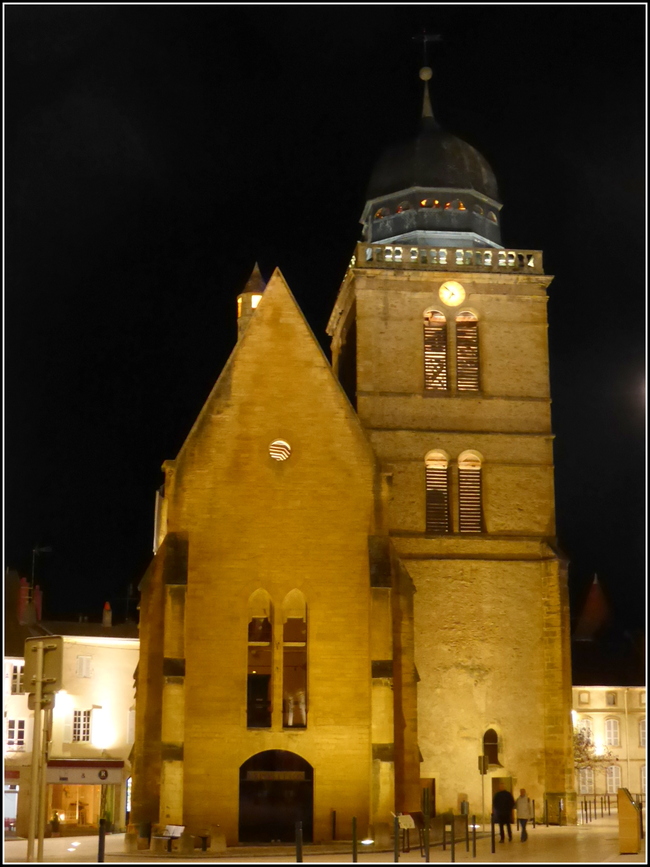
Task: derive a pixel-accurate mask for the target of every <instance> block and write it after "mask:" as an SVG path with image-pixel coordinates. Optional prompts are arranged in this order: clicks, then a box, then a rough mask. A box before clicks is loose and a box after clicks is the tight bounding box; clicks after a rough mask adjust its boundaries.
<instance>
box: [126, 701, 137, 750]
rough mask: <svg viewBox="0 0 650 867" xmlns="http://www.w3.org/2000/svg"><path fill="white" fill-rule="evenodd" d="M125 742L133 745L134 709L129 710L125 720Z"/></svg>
mask: <svg viewBox="0 0 650 867" xmlns="http://www.w3.org/2000/svg"><path fill="white" fill-rule="evenodd" d="M126 742H127V744H133V743H135V708H131V709H130V710H129V711H128V713H127V718H126Z"/></svg>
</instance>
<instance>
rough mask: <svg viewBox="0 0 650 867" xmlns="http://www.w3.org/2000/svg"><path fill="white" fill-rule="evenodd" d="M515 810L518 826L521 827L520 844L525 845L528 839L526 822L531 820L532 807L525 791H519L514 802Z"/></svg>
mask: <svg viewBox="0 0 650 867" xmlns="http://www.w3.org/2000/svg"><path fill="white" fill-rule="evenodd" d="M515 809H516V811H517V819H518V820H519V824H520V826H521V842H522V843H525V842H526V840H527V839H528V833H527V832H526V822H527V821H528V820H529V819H532V818H533V805H532V804H531V802H530V798H529V797H528V795H527V794H526V789H520V790H519V797H518V798H517V800H516V801H515Z"/></svg>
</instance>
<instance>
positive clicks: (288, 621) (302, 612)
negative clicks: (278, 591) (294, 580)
mask: <svg viewBox="0 0 650 867" xmlns="http://www.w3.org/2000/svg"><path fill="white" fill-rule="evenodd" d="M282 612H283V613H282V619H283V627H282V727H283V728H290V729H296V728H302V729H304V728H306V727H307V713H308V689H307V686H308V684H307V606H306V603H305V598H304V596H303V594H302V593H301V592H300V591H299V590H292V591H291V593H288V594H287V596H286V597H285V599H284V602H283V605H282Z"/></svg>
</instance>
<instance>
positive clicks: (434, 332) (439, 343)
mask: <svg viewBox="0 0 650 867" xmlns="http://www.w3.org/2000/svg"><path fill="white" fill-rule="evenodd" d="M442 320H443V321H440V320H433V321H426V320H425V323H424V387H425V389H427V390H428V391H447V323H446V322H445V321H444V317H442Z"/></svg>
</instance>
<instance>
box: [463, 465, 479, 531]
mask: <svg viewBox="0 0 650 867" xmlns="http://www.w3.org/2000/svg"><path fill="white" fill-rule="evenodd" d="M458 498H459V510H460V522H459V528H460V532H461V533H480V532H481V531H482V530H483V508H482V504H481V468H480V467H459V468H458Z"/></svg>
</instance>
